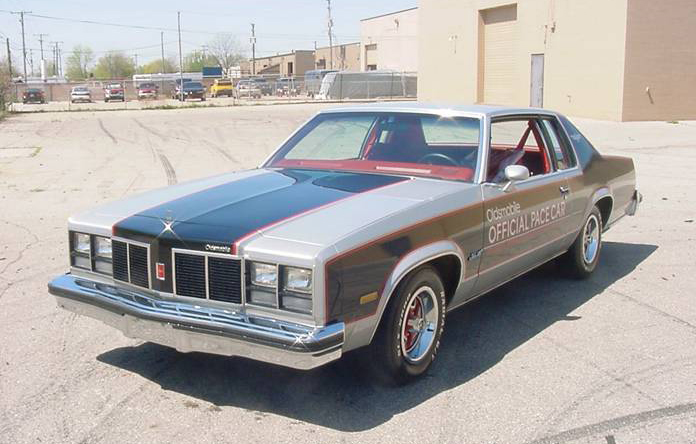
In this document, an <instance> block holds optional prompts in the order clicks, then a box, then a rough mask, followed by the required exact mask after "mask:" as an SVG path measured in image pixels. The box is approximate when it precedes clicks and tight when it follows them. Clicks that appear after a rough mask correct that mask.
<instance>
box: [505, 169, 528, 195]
mask: <svg viewBox="0 0 696 444" xmlns="http://www.w3.org/2000/svg"><path fill="white" fill-rule="evenodd" d="M505 178H506V179H507V180H508V183H506V184H505V186H504V187H503V191H505V192H508V191H509V190H510V188H511V187H512V186H513V185H514V183H515V182H519V181H520V180H527V179H529V169H528V168H527V167H526V166H524V165H508V166H506V167H505Z"/></svg>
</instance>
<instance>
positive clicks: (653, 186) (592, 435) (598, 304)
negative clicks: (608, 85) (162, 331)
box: [0, 104, 696, 444]
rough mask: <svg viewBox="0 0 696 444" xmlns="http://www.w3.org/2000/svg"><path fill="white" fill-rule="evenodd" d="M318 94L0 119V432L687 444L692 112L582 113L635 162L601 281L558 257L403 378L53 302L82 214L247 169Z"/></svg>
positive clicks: (596, 134)
mask: <svg viewBox="0 0 696 444" xmlns="http://www.w3.org/2000/svg"><path fill="white" fill-rule="evenodd" d="M323 106H326V105H319V104H317V105H313V104H311V105H310V104H305V105H283V106H253V107H233V108H205V109H179V110H152V111H135V110H133V111H104V112H80V113H66V112H62V113H36V114H21V115H15V116H11V117H10V118H8V119H6V120H5V121H3V122H0V443H29V442H31V443H35V442H44V443H45V442H50V443H60V442H71V443H72V442H83V443H92V442H104V443H109V442H142V443H154V442H190V443H198V442H200V443H203V442H259V443H269V442H307V443H334V442H336V443H339V442H360V443H392V442H394V443H397V442H399V443H400V442H409V443H413V442H418V443H421V444H425V443H445V442H447V443H449V442H451V443H501V444H502V443H504V444H513V443H520V444H531V443H534V444H541V443H549V444H551V443H592V444H606V443H609V444H611V443H616V444H624V443H632V444H633V443H694V442H696V347H695V345H696V304H695V303H694V297H695V296H696V267H695V266H694V264H696V222H694V219H696V192H695V189H696V179H695V178H694V175H693V171H694V168H693V165H694V162H696V122H683V123H676V124H670V123H664V122H652V123H612V122H600V121H591V120H585V119H574V121H575V122H576V123H577V124H578V126H579V127H580V128H581V129H582V130H583V131H584V132H585V133H586V135H587V136H588V137H589V138H590V139H591V140H592V141H593V142H594V143H595V144H596V145H597V146H598V148H599V149H600V150H601V151H602V152H604V153H609V154H623V155H629V156H632V157H633V158H634V159H635V162H636V168H637V171H638V184H639V188H640V190H641V192H642V193H643V195H644V202H643V205H642V207H641V208H640V211H639V214H638V215H637V216H635V217H633V218H628V219H625V220H624V221H622V222H621V223H620V224H618V225H617V226H616V227H614V228H613V229H612V230H611V231H609V232H608V233H607V234H606V236H605V238H604V241H605V244H604V249H603V251H602V258H601V262H600V264H599V268H598V270H597V272H596V273H595V274H594V275H593V276H592V278H591V279H589V280H587V281H582V282H578V281H569V280H566V279H563V278H560V277H558V276H557V270H556V269H555V267H554V266H545V267H543V268H541V269H539V270H537V271H535V272H533V273H531V274H530V275H528V276H525V277H523V278H520V279H517V280H516V281H514V282H512V283H510V284H508V285H506V286H504V287H502V288H500V289H498V290H496V291H495V292H494V293H493V294H491V295H489V296H487V297H485V298H482V299H480V300H478V301H476V302H474V303H472V304H469V305H468V306H466V307H464V308H462V309H460V310H458V311H457V312H455V313H453V314H451V315H450V316H449V317H448V320H447V325H446V327H445V333H444V337H443V343H442V346H441V351H440V353H439V355H438V360H437V361H436V363H435V365H434V367H433V369H432V371H431V372H430V374H429V375H428V376H427V377H426V378H424V379H422V380H421V381H419V382H417V383H415V384H412V385H410V386H407V387H403V388H399V389H394V388H386V387H382V386H379V385H375V384H373V383H372V382H371V381H370V380H369V379H367V378H366V377H365V376H364V374H363V372H362V370H361V368H360V366H358V365H355V363H353V362H351V360H350V359H349V360H344V361H340V362H338V363H335V364H332V365H330V366H327V367H324V368H320V369H317V370H314V371H311V372H306V373H305V372H299V371H292V370H288V369H284V368H279V367H274V366H270V365H265V364H260V363H255V362H251V361H246V360H242V359H234V358H224V357H218V356H209V355H202V354H181V353H178V352H176V351H174V350H171V349H168V348H165V347H161V346H158V345H153V344H149V343H143V342H140V341H136V340H131V339H127V338H125V337H123V336H122V335H121V333H119V332H117V331H115V330H113V329H111V328H109V327H106V326H105V325H102V324H100V323H99V322H97V321H94V320H92V319H88V318H83V317H77V316H74V315H72V314H69V313H68V312H65V311H62V310H60V311H59V310H58V309H57V308H56V305H55V300H54V299H53V297H51V296H49V295H48V293H47V291H46V283H47V281H48V280H49V279H50V278H51V277H53V276H55V275H57V274H59V273H62V272H64V271H65V270H66V269H67V267H68V256H67V231H66V220H67V217H68V216H69V215H70V214H72V213H75V212H78V211H81V210H85V209H88V208H90V207H91V206H93V205H94V204H96V203H99V202H103V201H106V200H112V199H117V198H120V197H123V196H127V195H130V194H133V193H137V192H140V191H144V190H149V189H152V188H155V187H161V186H166V185H168V184H173V183H177V182H182V181H186V180H189V179H193V178H197V177H201V176H207V175H212V174H216V173H220V172H223V171H228V170H238V169H244V168H250V167H253V166H255V165H257V164H258V163H260V162H261V161H262V160H263V159H264V158H265V157H266V156H267V155H268V154H269V153H271V152H272V150H273V149H274V148H275V147H276V146H277V145H278V144H279V143H280V142H282V140H284V139H285V137H287V136H288V135H289V133H290V132H291V131H292V130H293V129H294V128H296V127H297V126H298V125H299V124H300V123H302V122H303V121H304V120H306V119H307V118H308V117H309V116H310V115H311V114H312V113H314V112H315V111H317V110H318V109H320V108H321V107H323Z"/></svg>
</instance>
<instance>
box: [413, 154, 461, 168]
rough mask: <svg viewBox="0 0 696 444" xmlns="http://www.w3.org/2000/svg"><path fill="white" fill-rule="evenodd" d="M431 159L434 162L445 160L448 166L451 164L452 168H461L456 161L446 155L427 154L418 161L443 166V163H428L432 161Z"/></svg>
mask: <svg viewBox="0 0 696 444" xmlns="http://www.w3.org/2000/svg"><path fill="white" fill-rule="evenodd" d="M431 159H432V160H436V159H437V160H444V161H445V162H447V163H448V164H450V165H452V166H459V163H458V162H457V161H456V160H454V159H452V158H451V157H450V156H448V155H446V154H442V153H430V154H426V155H425V156H423V157H421V158H420V159H418V163H427V164H429V165H442V163H433V162H428V160H431Z"/></svg>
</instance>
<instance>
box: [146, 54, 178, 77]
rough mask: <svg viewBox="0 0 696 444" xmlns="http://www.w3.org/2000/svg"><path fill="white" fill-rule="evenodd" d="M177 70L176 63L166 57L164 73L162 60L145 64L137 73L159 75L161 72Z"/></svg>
mask: <svg viewBox="0 0 696 444" xmlns="http://www.w3.org/2000/svg"><path fill="white" fill-rule="evenodd" d="M178 70H179V68H178V66H177V64H176V62H175V61H174V60H173V59H172V58H171V57H167V58H166V59H164V71H162V60H161V59H157V60H153V61H151V62H149V63H146V64H144V65H142V66H140V68H139V69H138V71H139V72H141V73H143V74H159V73H161V72H177V71H178Z"/></svg>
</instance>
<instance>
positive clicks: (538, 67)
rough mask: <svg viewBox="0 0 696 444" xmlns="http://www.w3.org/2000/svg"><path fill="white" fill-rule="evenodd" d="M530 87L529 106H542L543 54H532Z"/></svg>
mask: <svg viewBox="0 0 696 444" xmlns="http://www.w3.org/2000/svg"><path fill="white" fill-rule="evenodd" d="M531 79H532V80H531V86H530V88H531V89H530V92H529V106H532V107H536V108H542V107H543V106H544V54H532V73H531Z"/></svg>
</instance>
